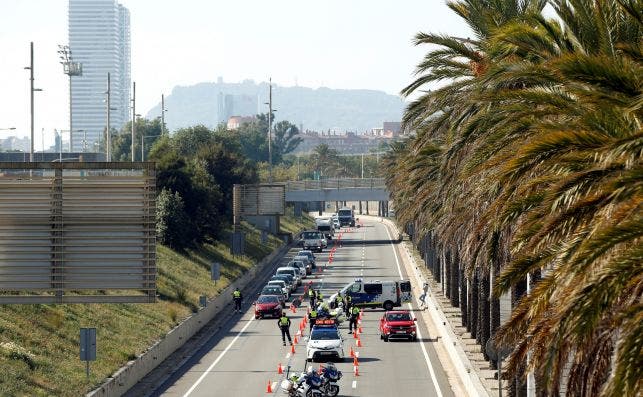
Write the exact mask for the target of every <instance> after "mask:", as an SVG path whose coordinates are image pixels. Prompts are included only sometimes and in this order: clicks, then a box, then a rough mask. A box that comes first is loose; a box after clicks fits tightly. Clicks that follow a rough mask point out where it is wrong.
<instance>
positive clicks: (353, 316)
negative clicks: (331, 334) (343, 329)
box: [348, 306, 359, 334]
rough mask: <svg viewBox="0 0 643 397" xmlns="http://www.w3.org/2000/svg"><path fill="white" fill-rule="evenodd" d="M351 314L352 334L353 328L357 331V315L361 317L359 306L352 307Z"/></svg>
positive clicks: (349, 331)
mask: <svg viewBox="0 0 643 397" xmlns="http://www.w3.org/2000/svg"><path fill="white" fill-rule="evenodd" d="M350 312H351V316H350V319H349V320H348V333H349V334H352V333H353V329H355V332H357V317H359V307H357V306H353V307H351V310H350Z"/></svg>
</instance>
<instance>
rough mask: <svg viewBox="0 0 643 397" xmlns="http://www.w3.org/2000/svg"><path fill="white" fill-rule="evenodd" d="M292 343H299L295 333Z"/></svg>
mask: <svg viewBox="0 0 643 397" xmlns="http://www.w3.org/2000/svg"><path fill="white" fill-rule="evenodd" d="M293 343H294V344H295V345H296V344H297V343H299V340H298V339H297V335H295V340H294V342H293Z"/></svg>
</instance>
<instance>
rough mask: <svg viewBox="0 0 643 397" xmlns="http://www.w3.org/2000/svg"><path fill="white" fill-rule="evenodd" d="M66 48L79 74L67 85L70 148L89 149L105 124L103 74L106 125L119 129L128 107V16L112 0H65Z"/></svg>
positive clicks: (101, 132)
mask: <svg viewBox="0 0 643 397" xmlns="http://www.w3.org/2000/svg"><path fill="white" fill-rule="evenodd" d="M68 18H69V47H70V50H71V52H72V57H73V59H74V62H80V63H82V64H83V75H82V76H79V77H75V78H74V81H73V85H72V94H71V96H72V105H73V106H72V108H73V112H72V119H73V126H74V127H73V128H74V131H73V132H72V134H73V136H72V138H73V150H74V151H75V152H82V151H83V150H86V151H88V152H93V151H95V149H96V146H95V145H96V144H98V142H99V140H101V141H102V139H103V131H104V130H105V127H106V125H107V109H106V107H107V105H106V102H105V99H106V95H105V91H106V90H107V73H108V72H109V73H110V74H111V84H110V86H111V101H110V102H111V108H112V109H113V110H112V111H111V112H110V124H111V127H112V128H116V129H120V128H121V127H122V126H123V125H124V124H125V123H126V122H127V121H128V120H129V110H130V86H131V82H130V80H131V72H130V57H131V52H130V14H129V10H128V9H127V8H125V7H123V6H122V5H121V4H119V3H117V2H116V0H69V15H68Z"/></svg>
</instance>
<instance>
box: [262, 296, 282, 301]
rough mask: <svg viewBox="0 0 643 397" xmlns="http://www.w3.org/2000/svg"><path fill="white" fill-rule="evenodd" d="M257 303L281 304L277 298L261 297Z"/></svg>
mask: <svg viewBox="0 0 643 397" xmlns="http://www.w3.org/2000/svg"><path fill="white" fill-rule="evenodd" d="M257 303H279V299H277V297H276V296H260V297H259V299H257Z"/></svg>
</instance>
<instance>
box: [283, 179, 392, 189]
mask: <svg viewBox="0 0 643 397" xmlns="http://www.w3.org/2000/svg"><path fill="white" fill-rule="evenodd" d="M351 188H361V189H384V188H386V184H385V182H384V178H338V179H321V180H305V181H289V182H286V191H294V190H322V189H351Z"/></svg>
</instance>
